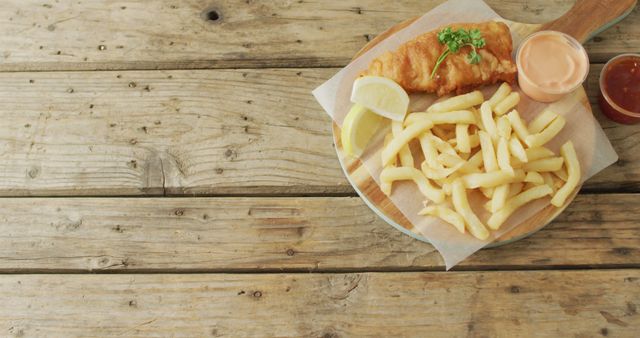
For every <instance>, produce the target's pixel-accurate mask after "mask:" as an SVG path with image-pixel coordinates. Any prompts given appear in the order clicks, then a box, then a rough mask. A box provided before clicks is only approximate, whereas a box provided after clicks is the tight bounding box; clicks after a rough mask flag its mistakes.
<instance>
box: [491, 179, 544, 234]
mask: <svg viewBox="0 0 640 338" xmlns="http://www.w3.org/2000/svg"><path fill="white" fill-rule="evenodd" d="M552 193H553V190H551V188H549V187H548V186H546V185H539V186H536V187H533V188H531V189H529V190H525V191H524V192H521V193H519V194H517V195H515V196H514V197H511V198H510V199H509V200H508V201H507V203H506V204H505V206H504V207H502V209H500V210H498V212H495V213H494V214H493V215H491V217H489V220H488V221H487V225H488V226H489V228H491V229H493V230H498V229H499V228H500V226H501V225H502V224H503V223H504V222H505V221H506V220H507V218H509V216H511V214H513V212H514V211H516V210H518V208H520V207H522V206H523V205H525V204H527V203H529V202H531V201H533V200H536V199H538V198H542V197H544V196H547V195H551V194H552Z"/></svg>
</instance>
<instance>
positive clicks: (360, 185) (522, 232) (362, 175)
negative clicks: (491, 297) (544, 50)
mask: <svg viewBox="0 0 640 338" xmlns="http://www.w3.org/2000/svg"><path fill="white" fill-rule="evenodd" d="M636 2H637V0H582V1H578V2H577V3H576V4H575V5H574V6H573V8H571V9H570V10H569V11H568V12H567V13H566V14H565V15H563V16H562V17H560V18H558V19H557V20H554V21H551V22H549V23H546V24H526V23H519V22H514V21H510V20H506V19H503V20H502V21H504V22H505V23H506V24H507V25H509V28H510V29H511V32H512V35H513V36H514V41H513V44H514V50H515V49H516V48H517V46H518V45H519V44H520V41H522V39H523V38H525V37H526V36H528V35H530V34H531V33H534V32H537V31H539V30H556V31H561V32H564V33H567V34H569V35H571V36H573V37H575V38H576V39H577V40H578V41H580V42H586V41H587V40H588V39H590V38H591V37H593V36H595V35H596V34H598V33H599V32H601V31H603V30H605V29H607V28H609V27H610V26H612V25H614V24H615V23H617V22H619V21H620V20H622V19H623V18H624V17H625V16H627V15H628V14H629V13H630V12H631V11H632V10H633V8H634V7H635V5H636ZM415 20H417V18H412V19H409V20H406V21H404V22H402V23H399V24H397V25H395V26H393V27H391V28H390V29H388V30H387V31H385V32H383V33H382V34H380V35H378V36H377V37H376V38H375V39H373V40H371V41H370V42H369V43H368V44H367V45H365V46H364V47H363V48H362V49H361V50H360V51H359V52H358V53H356V55H355V56H354V58H357V57H358V56H360V55H361V54H362V53H364V52H366V51H368V50H369V49H370V48H372V47H373V46H375V45H376V44H378V43H379V42H380V41H382V40H384V39H386V38H387V37H389V36H390V35H392V34H394V33H395V32H397V31H399V30H401V29H403V28H405V27H407V26H409V25H410V24H411V23H413V22H414V21H415ZM579 90H581V91H583V92H584V88H580V89H579ZM575 97H576V98H580V99H576V102H574V103H575V104H581V105H583V106H584V108H585V109H586V110H587V111H589V112H590V111H591V105H590V104H589V101H588V99H587V97H586V95H576V96H575ZM333 137H334V140H335V145H336V152H337V153H338V158H339V159H340V164H341V165H342V168H343V170H344V172H345V174H346V176H347V178H348V179H349V182H350V183H351V185H352V186H353V188H354V189H355V190H356V191H357V192H358V194H359V195H360V197H361V198H362V199H363V200H364V201H365V203H366V204H367V205H368V206H369V207H370V208H371V209H372V210H373V211H374V212H375V213H376V214H378V215H379V216H380V217H381V218H382V219H384V220H385V221H386V222H387V223H389V224H391V225H392V226H394V227H395V228H397V229H398V230H400V231H402V232H404V233H405V234H407V235H409V236H412V237H414V238H416V239H418V240H421V241H424V242H429V241H428V240H427V239H426V238H424V237H423V236H422V235H421V234H420V233H418V232H417V231H416V230H414V229H413V226H412V224H411V223H410V222H409V221H408V220H407V219H406V218H405V217H404V215H403V214H402V212H400V210H398V209H397V208H396V207H395V205H394V204H393V202H391V200H390V199H389V198H388V197H387V196H386V195H385V194H384V193H382V191H381V190H380V188H379V187H378V185H377V184H376V182H375V180H374V179H373V177H371V175H370V174H369V172H368V170H367V169H366V168H365V167H364V166H363V165H362V162H360V160H359V159H354V158H352V157H350V156H347V155H346V154H345V153H344V150H343V149H342V142H341V140H340V127H339V126H338V125H337V124H335V123H333ZM579 190H580V187H578V188H577V189H576V191H574V193H573V194H572V195H571V196H570V197H569V198H568V199H567V202H566V203H565V204H564V205H563V206H562V207H560V208H556V207H554V206H552V205H549V206H548V207H546V208H545V209H543V210H541V211H540V212H539V213H537V214H536V215H535V216H533V217H530V218H529V219H527V220H524V221H523V222H522V223H521V224H520V225H518V226H517V227H515V228H514V229H513V230H511V231H510V232H507V233H505V234H503V235H502V236H501V237H500V238H498V239H497V240H496V241H494V242H493V243H491V244H490V245H489V246H488V247H494V246H499V245H504V244H507V243H510V242H513V241H516V240H518V239H522V238H524V237H527V236H529V235H531V234H533V233H535V232H536V231H538V230H540V229H542V228H543V227H544V226H545V225H547V224H549V223H550V222H551V221H552V220H553V219H554V218H555V217H556V216H558V215H559V214H560V213H561V212H562V211H563V210H564V209H565V208H566V207H567V206H568V205H569V204H570V203H571V201H573V199H574V198H575V196H576V195H577V193H578V191H579Z"/></svg>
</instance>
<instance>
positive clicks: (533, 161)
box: [380, 83, 580, 240]
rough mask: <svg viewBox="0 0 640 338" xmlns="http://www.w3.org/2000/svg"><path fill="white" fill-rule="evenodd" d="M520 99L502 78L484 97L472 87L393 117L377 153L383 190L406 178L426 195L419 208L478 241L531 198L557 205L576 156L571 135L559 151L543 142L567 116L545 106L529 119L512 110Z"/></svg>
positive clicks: (575, 173)
mask: <svg viewBox="0 0 640 338" xmlns="http://www.w3.org/2000/svg"><path fill="white" fill-rule="evenodd" d="M519 102H520V95H519V94H518V93H517V92H513V91H512V89H511V87H510V86H509V85H508V84H506V83H503V84H502V85H500V87H499V88H498V90H497V91H496V92H495V93H494V94H493V95H492V96H491V98H490V99H489V100H487V101H484V97H483V95H482V93H481V92H479V91H475V92H471V93H468V94H464V95H459V96H454V97H450V98H448V99H445V100H443V101H441V102H437V103H435V104H433V105H432V106H431V107H429V108H428V109H427V111H426V112H410V113H409V114H407V116H406V118H405V120H404V121H401V122H392V133H391V134H389V135H387V138H386V139H385V143H384V147H383V149H382V152H381V157H382V172H381V174H380V182H381V185H380V187H381V190H382V191H383V192H384V193H385V194H387V195H391V194H392V193H393V192H392V186H393V184H394V182H397V181H412V182H413V184H415V185H416V186H417V188H418V190H419V191H420V192H421V194H422V195H424V196H425V198H426V199H427V201H429V202H428V203H427V202H425V203H426V204H425V205H426V207H425V208H424V209H423V210H421V211H420V212H419V215H423V216H433V217H437V218H440V219H442V220H443V221H444V222H446V223H448V224H450V225H451V226H453V227H455V228H456V229H457V231H459V232H460V233H466V232H468V233H470V234H471V235H472V236H474V237H476V238H478V239H481V240H484V239H487V238H489V229H492V230H497V229H499V228H500V227H501V226H502V224H504V222H505V221H506V220H507V219H508V218H509V217H510V216H511V215H512V214H513V213H514V212H515V211H516V210H517V209H519V208H521V207H522V206H524V205H526V204H527V203H529V202H531V201H533V200H536V199H539V198H542V197H545V196H551V203H552V204H553V205H554V206H558V207H559V206H562V205H563V204H565V203H566V200H567V199H568V198H569V196H571V194H572V193H573V192H574V191H575V189H576V187H577V186H578V184H579V182H580V163H579V162H578V159H577V155H576V152H575V149H574V148H573V145H572V143H571V142H567V143H566V144H565V145H563V146H562V148H561V151H560V153H561V154H560V156H558V155H556V154H555V153H554V152H553V151H551V150H550V149H548V148H546V147H545V144H546V143H547V142H549V141H550V140H552V139H553V138H554V137H555V136H557V135H558V134H559V133H560V131H561V130H562V128H563V127H564V125H565V123H566V121H565V119H564V117H562V116H560V115H558V114H556V113H554V112H552V111H550V110H544V111H542V112H541V113H540V114H539V115H538V116H537V117H536V118H534V119H533V121H531V123H530V124H529V125H527V124H526V122H525V121H524V120H523V119H522V118H521V117H520V114H519V113H518V111H517V110H516V109H514V108H516V106H517V105H518V103H519ZM414 139H417V140H418V141H419V144H420V148H421V150H422V154H421V155H420V157H421V156H422V155H424V161H422V162H421V163H420V164H416V163H414V154H411V150H410V147H409V143H410V142H411V141H412V140H414ZM416 166H418V167H419V168H416ZM565 168H566V169H565ZM473 190H476V191H479V192H481V193H482V195H480V194H471V192H472V191H473ZM469 196H473V199H472V200H473V201H474V203H475V202H476V201H479V200H483V202H482V204H481V205H482V206H483V207H484V209H486V210H487V211H488V212H489V213H490V216H489V217H488V218H487V219H486V223H483V219H484V216H483V219H481V218H480V217H478V215H476V214H475V213H474V211H473V209H472V208H471V206H470V205H469ZM483 196H484V197H483Z"/></svg>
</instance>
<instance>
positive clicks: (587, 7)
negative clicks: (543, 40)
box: [540, 0, 638, 43]
mask: <svg viewBox="0 0 640 338" xmlns="http://www.w3.org/2000/svg"><path fill="white" fill-rule="evenodd" d="M637 2H638V1H637V0H578V1H577V2H576V4H575V5H573V7H572V8H571V9H570V10H569V11H568V12H567V13H565V14H564V15H563V16H561V17H559V18H558V19H557V20H554V21H551V22H549V23H546V24H544V25H542V27H541V28H540V30H547V29H548V30H555V31H560V32H563V33H566V34H569V35H571V36H573V37H574V38H576V40H578V41H580V42H582V43H584V42H587V40H589V39H590V38H592V37H594V36H596V35H597V34H598V33H600V32H602V31H603V30H605V29H607V28H609V27H611V26H613V25H615V24H616V23H618V22H619V21H620V20H622V19H623V18H624V17H625V16H627V15H628V14H629V13H631V11H632V10H633V8H634V7H635V6H636V3H637Z"/></svg>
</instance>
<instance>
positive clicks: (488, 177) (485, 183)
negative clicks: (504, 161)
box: [462, 169, 525, 189]
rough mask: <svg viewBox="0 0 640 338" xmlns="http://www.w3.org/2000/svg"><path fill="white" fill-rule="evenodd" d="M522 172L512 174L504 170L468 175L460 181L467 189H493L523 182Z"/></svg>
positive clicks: (518, 170) (519, 170)
mask: <svg viewBox="0 0 640 338" xmlns="http://www.w3.org/2000/svg"><path fill="white" fill-rule="evenodd" d="M524 177H525V175H524V171H522V169H516V170H515V171H514V173H510V172H508V171H505V170H499V171H491V172H488V173H477V174H468V175H465V176H462V181H463V182H464V185H465V187H466V188H468V189H475V188H481V187H482V188H495V187H497V186H499V185H502V184H505V183H513V182H519V181H523V180H524Z"/></svg>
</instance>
